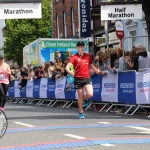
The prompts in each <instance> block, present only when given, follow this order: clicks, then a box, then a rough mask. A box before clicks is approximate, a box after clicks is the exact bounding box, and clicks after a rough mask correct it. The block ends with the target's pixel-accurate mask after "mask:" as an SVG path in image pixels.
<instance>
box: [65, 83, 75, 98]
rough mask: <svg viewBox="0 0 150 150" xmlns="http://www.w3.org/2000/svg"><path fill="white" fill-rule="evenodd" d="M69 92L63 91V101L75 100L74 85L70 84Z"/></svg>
mask: <svg viewBox="0 0 150 150" xmlns="http://www.w3.org/2000/svg"><path fill="white" fill-rule="evenodd" d="M68 86H69V85H68V82H67V81H66V86H65V89H66V88H67V87H68ZM70 87H71V90H70V91H65V99H72V100H74V99H76V89H75V87H74V83H73V84H70Z"/></svg>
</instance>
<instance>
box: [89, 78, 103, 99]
mask: <svg viewBox="0 0 150 150" xmlns="http://www.w3.org/2000/svg"><path fill="white" fill-rule="evenodd" d="M102 78H103V76H102V75H95V76H93V77H92V85H93V97H92V98H90V99H89V100H93V101H101V100H102V98H101V92H102Z"/></svg>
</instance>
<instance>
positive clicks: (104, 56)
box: [100, 52, 110, 75]
mask: <svg viewBox="0 0 150 150" xmlns="http://www.w3.org/2000/svg"><path fill="white" fill-rule="evenodd" d="M100 59H101V60H102V65H101V74H102V75H107V74H108V73H109V71H108V66H109V65H110V61H109V58H108V56H107V54H106V53H105V52H103V53H101V55H100Z"/></svg>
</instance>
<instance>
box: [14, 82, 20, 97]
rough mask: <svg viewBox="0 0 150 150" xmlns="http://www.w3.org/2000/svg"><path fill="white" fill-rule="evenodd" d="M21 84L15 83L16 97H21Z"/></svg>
mask: <svg viewBox="0 0 150 150" xmlns="http://www.w3.org/2000/svg"><path fill="white" fill-rule="evenodd" d="M19 83H20V82H19V81H16V82H15V97H20V89H19V86H18V84H19Z"/></svg>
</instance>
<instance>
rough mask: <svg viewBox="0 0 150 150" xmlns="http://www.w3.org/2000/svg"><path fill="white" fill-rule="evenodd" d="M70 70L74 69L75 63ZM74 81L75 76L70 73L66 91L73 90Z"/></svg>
mask: <svg viewBox="0 0 150 150" xmlns="http://www.w3.org/2000/svg"><path fill="white" fill-rule="evenodd" d="M70 70H71V71H74V66H73V65H72V66H71V67H70ZM73 82H74V77H73V76H71V75H69V74H68V77H67V87H66V89H65V91H70V90H71V84H72V83H73Z"/></svg>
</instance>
